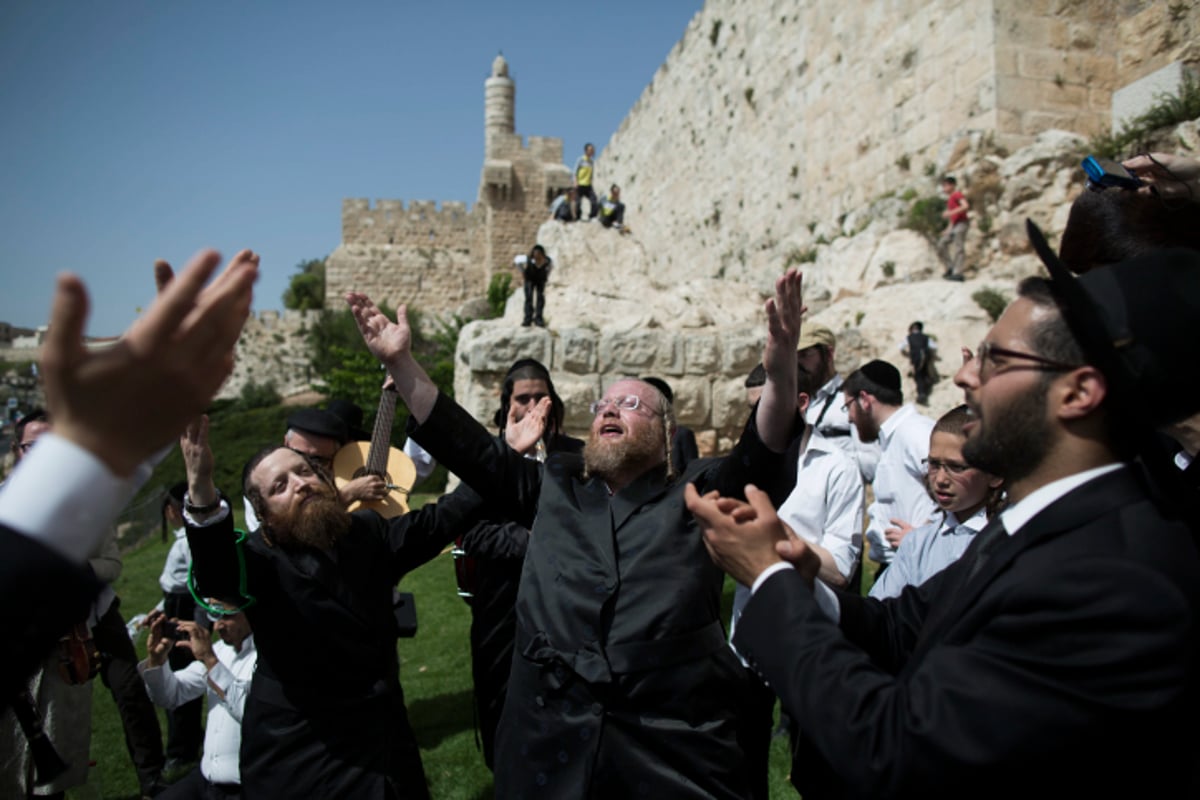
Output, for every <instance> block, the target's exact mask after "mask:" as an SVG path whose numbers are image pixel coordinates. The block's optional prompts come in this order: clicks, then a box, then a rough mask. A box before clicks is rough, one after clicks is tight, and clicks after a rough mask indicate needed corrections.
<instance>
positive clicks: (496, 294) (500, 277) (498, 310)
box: [487, 272, 513, 319]
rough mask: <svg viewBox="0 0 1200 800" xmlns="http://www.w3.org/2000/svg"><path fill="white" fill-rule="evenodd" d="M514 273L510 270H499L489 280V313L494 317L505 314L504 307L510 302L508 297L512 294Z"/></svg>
mask: <svg viewBox="0 0 1200 800" xmlns="http://www.w3.org/2000/svg"><path fill="white" fill-rule="evenodd" d="M512 293H513V285H512V274H511V273H508V272H497V273H496V274H494V275H492V279H491V280H490V281H488V288H487V302H488V313H489V314H490V315H491V317H492V318H493V319H495V318H496V317H503V316H504V307H505V306H506V305H507V304H508V298H509V297H511V296H512Z"/></svg>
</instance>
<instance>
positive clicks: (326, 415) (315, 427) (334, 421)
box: [287, 408, 346, 444]
mask: <svg viewBox="0 0 1200 800" xmlns="http://www.w3.org/2000/svg"><path fill="white" fill-rule="evenodd" d="M287 426H288V428H294V429H295V430H298V431H302V432H304V433H311V434H315V435H317V436H324V437H326V438H328V439H336V440H337V441H338V443H339V444H344V443H345V442H346V423H345V422H343V421H342V418H341V417H339V416H338V415H336V414H333V413H331V412H329V411H322V410H321V409H319V408H302V409H300V410H299V411H293V412H292V413H291V415H289V416H288V418H287Z"/></svg>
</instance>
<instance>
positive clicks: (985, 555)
mask: <svg viewBox="0 0 1200 800" xmlns="http://www.w3.org/2000/svg"><path fill="white" fill-rule="evenodd" d="M1007 535H1008V534H1007V533H1006V532H1005V530H1004V522H1002V521H1001V519H1000V515H999V514H997V515H996V516H994V517H992V519H991V520H990V521H989V522H988V524H987V525H985V526H984V527H983V530H981V531H980V532H979V533H978V534H976V535H975V550H974V555H973V557H972V559H971V567H970V569H968V570H967V580H966V582H967V583H970V582H971V580H972V579H973V578H974V577H975V576H976V575H978V574H979V571H980V570H981V569H983V565H984V563H986V562H987V560H988V559H989V558H991V556H992V553H994V552H995V551H996V548H997V547H999V546H1000V543H1001V542H1003V541H1004V539H1005V537H1006V536H1007Z"/></svg>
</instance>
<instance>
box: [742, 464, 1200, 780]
mask: <svg viewBox="0 0 1200 800" xmlns="http://www.w3.org/2000/svg"><path fill="white" fill-rule="evenodd" d="M979 538H981V537H977V540H976V542H974V543H973V544H972V546H971V547H970V548H968V550H967V551H966V553H965V554H964V555H963V557H962V558H961V559H960V560H959V561H958V562H956V563H955V564H953V565H951V566H950V567H948V568H947V569H945V570H943V571H942V572H941V573H939V574H938V575H936V576H934V577H933V578H931V579H930V580H929V581H927V582H926V583H925V584H923V585H921V586H919V587H909V588H907V589H905V591H904V592H903V594H901V595H900V597H898V598H894V599H891V600H885V601H882V602H880V601H876V600H873V599H869V598H859V597H853V596H850V595H844V594H840V595H839V599H840V601H841V623H840V624H841V630H840V631H839V630H838V628H837V627H836V626H835V625H834V624H833V623H832V622H830V621H829V620H828V618H826V617H825V616H824V615H823V614H822V612H821V611H819V610H818V608H817V606H816V603H815V601H814V599H813V595H812V593H811V592H809V590H808V589H807V588H806V587H805V586H804V584H803V582H802V581H801V580H800V578H799V577H798V575H797V573H795V572H794V571H791V570H785V571H783V572H781V573H779V574H776V575H773V576H771V577H770V578H768V579H767V581H766V582H764V584H763V585H762V586H761V587H760V588H759V590H758V591H757V592H756V593H755V594H754V597H753V598H752V599H751V601H750V603H749V604H748V605H747V606H746V609H745V611H744V612H743V614H742V617H741V619H740V620H739V622H738V628H737V634H736V635H735V637H734V643H735V644H736V645H737V648H738V651H739V652H740V653H742V654H744V655H745V656H746V657H747V658H748V659H749V660H750V661H751V664H752V666H753V667H754V668H755V669H756V670H757V671H758V672H759V673H760V674H761V675H762V676H763V677H764V678H766V679H767V680H768V681H769V682H770V684H771V685H772V686H773V687H774V688H775V690H776V691H777V693H778V694H779V696H780V698H781V699H782V701H783V705H784V708H785V709H786V710H787V711H788V713H789V714H790V715H791V716H792V718H793V719H794V720H796V722H797V723H798V724H799V726H800V728H801V729H802V731H803V733H804V736H803V739H802V741H801V744H800V747H799V748H798V750H797V755H796V761H795V763H793V765H792V779H793V782H794V783H795V784H796V786H797V788H799V789H800V791H801V792H802V793H803V795H804V797H805V798H806V800H814V799H815V800H820V799H821V798H829V797H871V798H890V797H922V798H930V797H943V796H944V797H1141V796H1146V795H1155V796H1164V797H1183V796H1188V797H1194V796H1196V795H1195V793H1194V790H1189V789H1188V788H1187V784H1188V781H1189V772H1190V771H1191V770H1192V769H1193V768H1194V767H1193V761H1192V759H1193V757H1194V754H1195V751H1196V749H1197V741H1196V739H1197V737H1196V726H1195V718H1194V714H1195V710H1196V699H1197V698H1196V691H1197V670H1198V661H1197V655H1198V654H1197V648H1198V645H1200V638H1198V634H1200V630H1198V628H1200V558H1198V556H1197V548H1196V543H1195V541H1194V539H1193V537H1192V535H1191V534H1190V533H1189V531H1188V529H1187V528H1186V526H1184V525H1182V524H1180V523H1177V522H1172V521H1169V520H1167V519H1165V518H1164V517H1163V516H1162V514H1161V513H1160V512H1159V510H1158V509H1157V508H1156V507H1155V506H1154V505H1153V504H1152V503H1151V502H1150V501H1149V500H1148V499H1147V494H1146V492H1145V489H1144V488H1143V485H1142V484H1141V482H1140V481H1139V479H1138V476H1137V475H1136V474H1134V472H1133V471H1132V470H1130V469H1128V468H1122V469H1120V470H1118V471H1116V472H1114V473H1110V474H1107V475H1103V476H1101V477H1099V478H1096V479H1094V480H1092V481H1090V482H1088V483H1087V484H1085V485H1083V486H1081V487H1079V488H1077V489H1075V490H1074V491H1072V492H1070V493H1068V494H1067V495H1065V496H1063V497H1062V498H1060V499H1059V500H1057V501H1056V502H1054V503H1052V504H1051V505H1050V506H1048V507H1047V508H1045V509H1043V510H1042V511H1041V512H1040V513H1038V514H1037V515H1036V516H1035V517H1034V518H1033V519H1031V520H1030V521H1029V522H1028V523H1027V524H1026V525H1025V526H1024V527H1022V528H1021V529H1020V530H1019V531H1017V532H1016V534H1015V535H1013V536H1011V537H1008V538H1005V539H1001V540H1000V542H1001V544H1000V546H999V548H998V549H997V550H996V551H994V553H993V554H992V555H991V556H990V557H989V558H988V559H987V561H986V562H985V563H984V564H983V565H982V566H981V567H980V570H979V572H978V574H976V575H975V576H974V577H973V578H972V579H971V580H969V581H968V580H967V577H968V573H969V571H970V569H971V566H972V562H973V560H974V553H975V550H976V549H977V547H976V545H978V544H979V541H978V540H979Z"/></svg>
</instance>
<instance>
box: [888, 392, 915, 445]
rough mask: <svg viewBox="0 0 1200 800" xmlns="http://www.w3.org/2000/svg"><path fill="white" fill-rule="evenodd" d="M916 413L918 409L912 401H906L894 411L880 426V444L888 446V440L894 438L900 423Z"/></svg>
mask: <svg viewBox="0 0 1200 800" xmlns="http://www.w3.org/2000/svg"><path fill="white" fill-rule="evenodd" d="M915 413H917V409H916V408H914V407H913V405H912V404H911V403H905V404H904V405H902V406H900V407H899V408H897V409H896V410H895V411H894V412H892V415H891V416H890V417H888V418H887V419H886V420H884V422H883V424H882V425H880V426H879V444H880V445H882V446H883V447H885V448H886V447H887V445H888V440H889V439H891V438H892V434H893V433H895V432H896V428H898V427H900V423H902V422H904V420H905V419H906V418H907V417H909V416H910V415H912V414H915Z"/></svg>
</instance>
